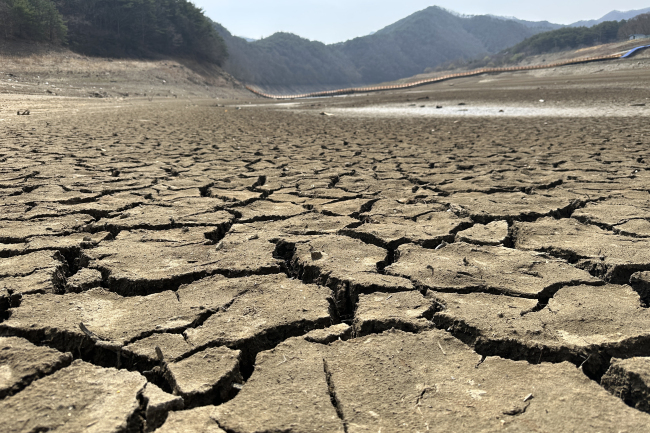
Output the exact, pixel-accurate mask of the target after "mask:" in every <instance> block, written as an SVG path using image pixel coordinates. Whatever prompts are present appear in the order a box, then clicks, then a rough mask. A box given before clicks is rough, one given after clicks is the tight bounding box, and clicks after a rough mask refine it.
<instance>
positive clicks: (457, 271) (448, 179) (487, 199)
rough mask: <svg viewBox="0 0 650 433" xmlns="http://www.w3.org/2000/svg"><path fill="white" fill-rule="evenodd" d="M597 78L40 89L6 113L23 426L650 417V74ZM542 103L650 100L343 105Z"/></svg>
mask: <svg viewBox="0 0 650 433" xmlns="http://www.w3.org/2000/svg"><path fill="white" fill-rule="evenodd" d="M594 71H595V69H592V70H588V71H587V72H584V71H583V72H581V74H582V75H580V74H578V73H577V72H576V73H575V74H573V75H572V77H571V80H572V81H573V83H572V85H571V86H570V87H569V86H566V85H565V84H564V81H563V79H559V78H557V77H556V78H554V77H553V76H551V75H547V76H545V78H543V79H542V78H540V77H537V76H535V75H532V74H523V75H516V76H510V78H509V80H510V81H508V77H498V80H494V81H493V82H492V83H483V84H479V81H478V80H480V79H481V77H477V78H475V79H473V81H472V80H464V81H463V80H459V81H458V82H455V83H454V86H449V84H447V83H445V84H439V85H434V86H429V87H423V88H421V89H419V90H418V92H417V93H413V92H405V93H390V94H375V95H369V96H356V97H351V98H334V99H319V100H309V101H299V102H295V103H293V104H277V103H273V102H268V101H262V102H260V101H255V103H252V102H253V100H251V101H248V102H251V104H246V103H245V102H246V101H244V103H242V101H238V102H234V101H231V102H230V103H226V104H225V105H226V106H223V107H217V106H215V104H214V102H210V101H209V100H205V101H195V102H193V103H187V102H181V101H172V102H170V101H162V100H159V101H148V100H144V99H143V100H134V101H132V103H131V104H128V105H125V104H121V103H120V102H108V101H88V100H80V99H71V98H54V97H50V98H40V99H39V98H36V97H30V98H31V99H30V98H25V99H23V100H20V103H21V104H31V103H34V104H35V107H36V108H35V109H34V110H33V111H32V112H31V114H30V115H29V116H16V115H15V114H13V115H10V114H7V113H4V112H3V113H0V114H2V115H1V116H0V118H1V119H2V121H0V136H1V140H2V146H0V413H1V414H3V415H6V416H3V427H2V429H3V431H8V432H33V431H91V432H92V431H98V432H99V431H101V432H144V431H161V432H193V431H206V432H208V431H209V432H227V433H245V432H251V433H252V432H260V433H261V432H280V431H282V432H348V433H352V432H378V431H381V432H425V431H445V432H448V431H481V432H497V431H512V432H523V431H562V432H565V431H566V432H569V431H571V432H582V431H584V432H587V431H589V432H592V431H599V432H636V431H645V430H647V426H648V424H649V422H650V414H649V412H650V379H649V378H650V312H649V310H648V305H649V304H650V169H649V168H650V167H649V165H648V164H649V163H650V150H649V149H650V147H649V146H650V126H649V124H648V115H647V112H646V111H645V110H646V108H645V107H643V106H640V105H638V104H639V103H640V102H639V101H645V98H646V96H645V95H649V96H650V94H649V93H647V92H648V84H647V83H648V82H650V80H649V78H650V69H648V68H646V69H644V68H633V67H626V68H623V69H621V70H619V71H618V72H617V71H616V70H615V69H614V70H613V72H612V71H605V72H604V73H600V72H599V73H595V72H594ZM540 80H541V81H540ZM554 80H556V81H554ZM580 82H582V83H583V86H582V87H580V86H579V85H578V84H576V83H580ZM558 83H560V84H558ZM542 87H543V88H542ZM549 95H550V96H549ZM12 98H14V99H8V100H6V101H3V102H4V103H5V104H7V105H9V106H12V104H16V100H18V99H19V98H18V96H15V95H14V96H12ZM16 98H18V99H16ZM534 98H536V99H541V98H544V99H545V100H547V101H551V102H552V103H553V104H555V105H557V106H564V105H570V104H573V105H580V106H584V107H587V106H589V107H592V111H591V112H594V113H597V112H598V107H602V106H610V107H612V106H614V107H615V106H626V107H630V105H631V104H637V105H634V109H635V110H636V111H634V112H631V111H630V110H627V111H625V113H624V115H621V116H618V117H617V116H612V115H608V116H604V117H599V116H597V115H589V116H584V115H581V116H579V117H564V116H559V115H558V116H546V117H535V116H533V117H526V118H525V119H524V118H517V117H503V118H498V117H493V116H487V117H481V116H478V117H471V118H468V117H463V118H460V117H458V118H454V117H449V116H439V117H436V116H435V115H430V116H413V117H408V116H399V117H382V116H374V117H359V116H345V115H342V114H340V113H342V111H340V112H338V113H339V114H335V115H328V114H330V113H332V112H334V113H337V112H336V111H335V110H334V109H335V108H337V107H339V108H340V107H344V108H345V107H348V108H350V107H351V108H354V107H366V106H368V107H372V106H375V105H380V104H384V103H396V102H399V103H406V102H409V103H413V102H415V101H418V102H417V103H418V104H436V103H438V102H437V101H446V102H444V103H445V104H449V103H451V102H450V101H457V102H455V103H456V105H457V104H458V103H459V102H460V101H462V102H463V104H465V105H471V104H481V103H485V102H486V101H487V102H492V103H505V102H507V101H513V103H514V102H518V103H520V102H522V101H525V100H532V99H534ZM441 103H442V102H441ZM594 107H595V108H594ZM416 108H417V107H416ZM548 112H552V110H550V111H549V110H547V111H546V113H548ZM323 113H325V114H323ZM560 113H563V112H560Z"/></svg>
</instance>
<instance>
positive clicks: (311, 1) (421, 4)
mask: <svg viewBox="0 0 650 433" xmlns="http://www.w3.org/2000/svg"><path fill="white" fill-rule="evenodd" d="M193 1H194V3H195V4H196V5H197V6H199V7H201V8H203V9H205V11H206V14H207V15H208V16H209V17H210V18H212V19H213V20H215V21H217V22H218V23H221V24H222V25H224V26H225V27H226V28H227V29H228V30H230V31H231V32H232V33H233V34H235V35H238V36H247V37H250V38H255V39H259V38H260V37H261V36H264V37H266V36H270V35H271V34H273V33H275V32H279V31H285V32H291V33H295V34H297V35H299V36H302V37H304V38H308V39H312V40H318V41H321V42H326V43H333V42H341V41H345V40H348V39H352V38H354V37H357V36H363V35H366V34H368V33H370V32H373V31H376V30H379V29H380V28H382V27H385V26H387V25H388V24H391V23H393V22H395V21H397V20H399V19H401V18H404V17H406V16H408V15H410V14H412V13H413V12H416V11H418V10H421V9H424V8H426V7H428V6H433V5H437V6H441V7H444V8H447V9H451V10H454V11H456V12H459V13H463V14H471V15H479V14H494V15H504V16H515V17H517V18H520V19H525V20H531V21H542V20H547V21H551V22H555V23H559V24H570V23H572V22H575V21H579V20H589V19H596V18H600V17H601V16H603V15H605V14H606V13H608V12H610V11H612V10H620V11H627V10H632V9H643V8H647V7H650V0H617V1H612V0H541V1H534V2H533V1H528V0H518V1H515V0H489V1H485V0H400V1H388V0H193Z"/></svg>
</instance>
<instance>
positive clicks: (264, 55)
mask: <svg viewBox="0 0 650 433" xmlns="http://www.w3.org/2000/svg"><path fill="white" fill-rule="evenodd" d="M215 28H216V29H217V32H218V33H219V34H220V35H221V37H222V38H223V39H224V40H225V41H226V45H227V47H228V52H229V54H230V58H229V59H228V60H227V61H226V63H225V64H224V68H225V69H226V71H228V72H229V73H231V74H233V75H234V76H235V77H237V78H238V79H240V80H242V81H243V82H245V83H248V84H255V85H258V86H266V87H272V86H289V85H301V84H303V85H304V84H310V85H326V86H330V85H338V86H347V85H356V84H370V83H378V82H383V81H390V80H395V79H399V78H402V77H407V76H410V75H415V74H418V73H421V72H423V71H424V70H425V69H426V68H430V67H435V66H437V65H439V64H442V63H444V62H447V61H449V60H454V59H458V58H462V59H469V58H475V57H478V56H484V55H487V54H491V53H496V52H498V51H501V50H503V49H504V48H507V47H509V46H512V45H515V44H517V43H518V42H521V41H522V40H524V39H526V38H528V37H530V36H532V35H534V34H537V33H539V32H542V31H545V30H548V29H549V28H548V26H545V25H540V26H532V25H525V24H522V23H518V22H516V21H513V20H504V19H502V18H496V17H491V16H472V17H464V16H458V15H455V14H453V13H450V12H449V11H447V10H445V9H442V8H439V7H436V6H432V7H429V8H427V9H424V10H422V11H419V12H416V13H414V14H412V15H410V16H408V17H406V18H404V19H402V20H399V21H397V22H396V23H394V24H391V25H390V26H388V27H385V28H383V29H381V30H379V31H377V32H376V33H374V34H372V35H368V36H363V37H359V38H355V39H352V40H349V41H347V42H343V43H338V44H333V45H324V44H322V43H320V42H315V41H309V40H307V39H303V38H300V37H298V36H295V35H291V34H287V33H278V34H275V35H273V36H270V37H268V38H264V39H262V40H259V41H254V42H247V41H246V40H245V39H243V38H238V37H236V36H233V35H232V34H230V32H228V31H227V30H226V29H225V28H224V27H223V26H220V25H218V24H215Z"/></svg>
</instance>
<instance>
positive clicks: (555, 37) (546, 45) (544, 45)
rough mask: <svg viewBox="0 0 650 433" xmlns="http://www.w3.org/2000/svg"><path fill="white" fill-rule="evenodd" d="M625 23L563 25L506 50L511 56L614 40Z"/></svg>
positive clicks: (562, 49)
mask: <svg viewBox="0 0 650 433" xmlns="http://www.w3.org/2000/svg"><path fill="white" fill-rule="evenodd" d="M625 24H626V22H625V21H605V22H602V23H600V24H598V25H595V26H593V27H564V28H561V29H557V30H553V31H550V32H546V33H540V34H537V35H535V36H532V37H530V38H528V39H526V40H524V41H522V42H520V43H518V44H517V45H515V46H514V47H512V48H509V49H508V50H507V51H508V53H509V54H511V55H513V56H515V55H517V54H524V55H536V54H543V53H550V52H554V51H564V50H571V49H576V48H581V47H589V46H593V45H600V44H607V43H610V42H616V41H618V40H619V39H620V37H619V32H620V30H621V28H622V27H623V26H624V25H625Z"/></svg>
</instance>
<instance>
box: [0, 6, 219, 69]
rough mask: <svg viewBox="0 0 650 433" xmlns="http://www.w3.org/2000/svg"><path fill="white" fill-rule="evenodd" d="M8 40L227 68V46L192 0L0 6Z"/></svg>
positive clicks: (84, 51)
mask: <svg viewBox="0 0 650 433" xmlns="http://www.w3.org/2000/svg"><path fill="white" fill-rule="evenodd" d="M0 23H1V24H2V26H3V31H4V34H3V35H2V36H4V38H5V39H14V40H30V41H39V42H50V43H53V44H69V46H70V47H71V48H72V49H74V50H75V51H78V52H82V53H84V54H89V55H99V56H109V57H110V56H117V57H123V56H138V57H139V56H148V55H153V54H158V55H159V54H162V55H178V56H184V57H193V58H195V59H198V60H202V61H208V62H211V63H216V64H222V63H223V61H224V60H225V59H226V57H227V50H226V45H225V43H224V41H223V39H222V38H221V37H220V36H219V35H218V34H217V32H216V31H215V30H214V28H213V26H212V22H211V21H210V20H209V19H208V18H207V17H206V16H205V15H204V14H203V11H202V10H201V9H199V8H197V7H196V6H195V5H194V4H193V3H191V2H189V1H187V0H0Z"/></svg>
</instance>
